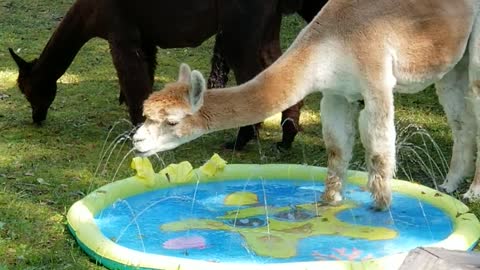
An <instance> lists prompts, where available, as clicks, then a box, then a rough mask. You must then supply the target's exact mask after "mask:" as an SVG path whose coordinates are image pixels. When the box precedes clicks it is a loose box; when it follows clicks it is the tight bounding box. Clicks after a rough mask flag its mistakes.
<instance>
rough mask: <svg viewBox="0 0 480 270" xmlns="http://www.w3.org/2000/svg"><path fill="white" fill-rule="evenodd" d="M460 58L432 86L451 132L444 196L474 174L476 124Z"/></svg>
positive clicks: (465, 74)
mask: <svg viewBox="0 0 480 270" xmlns="http://www.w3.org/2000/svg"><path fill="white" fill-rule="evenodd" d="M465 60H466V58H464V59H463V60H462V61H460V62H459V63H458V64H457V66H456V67H455V68H454V69H453V70H452V71H450V72H449V73H447V74H446V75H445V76H444V77H443V78H442V79H441V80H440V81H439V82H437V83H436V84H435V88H436V90H437V94H438V99H439V101H440V104H442V106H443V109H444V111H445V114H446V116H447V119H448V124H449V126H450V128H451V130H452V136H453V149H452V159H451V161H450V168H449V170H448V174H447V176H446V178H445V181H444V183H443V184H442V185H441V186H440V187H441V188H442V189H443V190H445V191H446V192H447V193H451V192H453V191H455V190H456V189H457V187H458V185H459V184H460V182H461V181H462V180H463V179H464V178H465V177H466V176H471V175H472V174H473V171H474V166H475V162H474V160H475V159H474V157H475V150H476V145H475V135H476V124H475V116H474V113H473V109H472V100H473V99H471V98H466V95H467V93H468V89H469V87H468V74H467V73H466V72H465V70H466V69H467V65H468V61H465Z"/></svg>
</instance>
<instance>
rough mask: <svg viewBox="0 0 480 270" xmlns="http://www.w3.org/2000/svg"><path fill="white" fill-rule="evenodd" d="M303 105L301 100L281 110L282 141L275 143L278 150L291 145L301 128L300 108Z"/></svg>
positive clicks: (288, 147)
mask: <svg viewBox="0 0 480 270" xmlns="http://www.w3.org/2000/svg"><path fill="white" fill-rule="evenodd" d="M302 107H303V100H302V101H300V102H299V103H297V104H295V105H293V106H292V107H290V108H288V109H286V110H285V111H283V112H282V121H281V123H280V124H281V126H282V133H283V137H282V141H281V142H278V143H277V147H278V149H280V150H287V149H290V148H291V147H292V143H293V141H294V139H295V136H296V135H297V133H298V132H299V131H301V130H302V127H301V126H300V110H301V109H302Z"/></svg>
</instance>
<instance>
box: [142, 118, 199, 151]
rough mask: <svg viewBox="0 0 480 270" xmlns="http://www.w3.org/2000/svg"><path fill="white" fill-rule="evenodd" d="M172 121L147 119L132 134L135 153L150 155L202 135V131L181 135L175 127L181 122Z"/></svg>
mask: <svg viewBox="0 0 480 270" xmlns="http://www.w3.org/2000/svg"><path fill="white" fill-rule="evenodd" d="M173 123H175V122H172V121H168V120H167V121H165V122H164V123H157V122H154V121H152V120H147V121H146V122H145V123H144V124H143V125H142V126H141V127H140V128H139V129H138V130H137V131H136V132H135V135H134V136H133V144H134V147H135V150H136V151H137V153H138V154H139V155H141V156H151V155H153V154H155V153H157V152H162V151H167V150H171V149H174V148H176V147H178V146H180V145H182V144H184V143H187V142H189V141H192V140H194V139H196V138H198V137H200V136H201V135H202V133H191V134H189V135H184V136H182V135H180V134H179V132H178V128H176V127H175V126H178V125H181V124H180V123H179V122H178V124H175V125H172V124H173Z"/></svg>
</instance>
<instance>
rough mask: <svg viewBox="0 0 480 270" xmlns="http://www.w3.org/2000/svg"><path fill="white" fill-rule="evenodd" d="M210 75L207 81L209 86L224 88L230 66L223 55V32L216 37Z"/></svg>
mask: <svg viewBox="0 0 480 270" xmlns="http://www.w3.org/2000/svg"><path fill="white" fill-rule="evenodd" d="M211 63H212V65H211V70H210V76H209V77H208V81H207V88H208V89H211V88H224V87H225V86H226V85H227V82H228V73H229V72H230V67H229V66H228V64H227V61H226V60H225V56H224V55H223V40H222V33H218V34H217V36H216V37H215V46H214V47H213V56H212V61H211Z"/></svg>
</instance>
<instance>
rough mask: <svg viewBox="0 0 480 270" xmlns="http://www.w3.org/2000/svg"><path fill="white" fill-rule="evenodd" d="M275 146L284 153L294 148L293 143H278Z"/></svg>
mask: <svg viewBox="0 0 480 270" xmlns="http://www.w3.org/2000/svg"><path fill="white" fill-rule="evenodd" d="M275 146H276V147H277V150H278V151H280V152H282V153H284V152H287V151H288V150H290V149H291V148H292V143H284V142H277V143H276V144H275Z"/></svg>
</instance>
